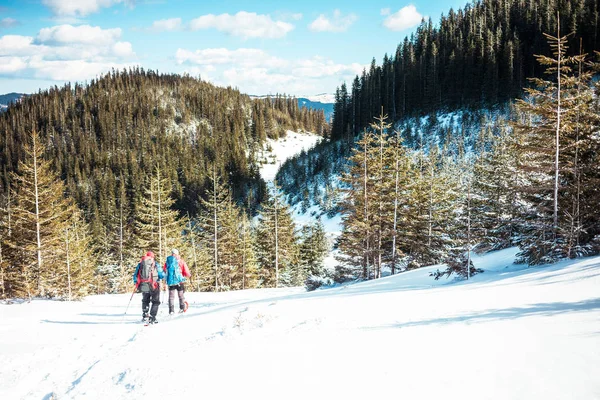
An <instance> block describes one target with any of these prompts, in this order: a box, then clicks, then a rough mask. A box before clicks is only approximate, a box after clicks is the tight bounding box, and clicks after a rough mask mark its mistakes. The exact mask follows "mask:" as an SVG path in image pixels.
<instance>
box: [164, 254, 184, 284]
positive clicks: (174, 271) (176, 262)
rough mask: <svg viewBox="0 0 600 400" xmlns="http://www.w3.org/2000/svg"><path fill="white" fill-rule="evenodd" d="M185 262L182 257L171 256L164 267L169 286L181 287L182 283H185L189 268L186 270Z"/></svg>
mask: <svg viewBox="0 0 600 400" xmlns="http://www.w3.org/2000/svg"><path fill="white" fill-rule="evenodd" d="M184 265H185V261H183V260H182V259H181V258H180V257H175V256H172V255H171V256H169V257H167V261H166V262H165V265H164V267H163V269H164V272H165V273H166V274H167V285H168V286H173V285H179V284H180V283H181V282H185V278H184V277H183V275H184V274H186V270H187V266H186V267H185V268H184Z"/></svg>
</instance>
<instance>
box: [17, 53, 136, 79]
mask: <svg viewBox="0 0 600 400" xmlns="http://www.w3.org/2000/svg"><path fill="white" fill-rule="evenodd" d="M125 66H126V64H120V63H111V62H93V61H87V60H69V61H61V60H58V61H53V60H44V59H39V58H37V57H34V58H33V59H32V60H31V61H30V62H29V65H28V67H29V68H31V69H33V70H34V77H35V78H39V79H52V80H55V81H72V82H73V81H83V80H86V79H91V78H94V77H96V76H98V75H99V74H102V73H104V72H107V71H109V70H110V69H111V68H115V69H121V68H123V67H125Z"/></svg>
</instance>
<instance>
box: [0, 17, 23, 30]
mask: <svg viewBox="0 0 600 400" xmlns="http://www.w3.org/2000/svg"><path fill="white" fill-rule="evenodd" d="M17 25H20V23H19V21H17V20H16V19H14V18H3V19H0V28H12V27H13V26H17Z"/></svg>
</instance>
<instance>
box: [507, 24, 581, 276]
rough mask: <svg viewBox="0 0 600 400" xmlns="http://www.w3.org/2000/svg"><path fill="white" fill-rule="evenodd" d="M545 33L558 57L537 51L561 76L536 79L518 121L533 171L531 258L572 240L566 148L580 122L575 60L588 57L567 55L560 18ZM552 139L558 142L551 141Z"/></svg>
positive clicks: (552, 254)
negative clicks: (553, 30) (553, 31)
mask: <svg viewBox="0 0 600 400" xmlns="http://www.w3.org/2000/svg"><path fill="white" fill-rule="evenodd" d="M544 35H545V36H546V38H547V40H548V43H549V44H550V47H551V49H552V51H553V57H547V56H542V55H539V56H536V57H537V59H538V62H539V63H540V65H542V66H544V67H546V73H547V74H548V75H549V76H550V77H551V79H552V78H554V79H555V80H552V81H550V80H543V79H540V78H534V79H532V82H533V83H534V85H535V87H533V88H527V89H525V90H526V92H527V93H528V95H529V97H530V100H529V101H527V100H519V101H518V103H517V105H518V108H519V110H520V111H522V112H524V113H525V114H526V115H527V120H526V122H525V123H524V124H516V129H517V131H518V132H519V133H518V134H520V135H522V136H523V143H524V147H523V149H522V151H523V154H524V156H523V159H524V160H526V163H524V167H525V169H526V171H528V172H529V174H528V176H529V185H528V186H527V187H526V192H525V193H524V195H525V198H526V199H527V200H528V201H529V202H530V207H529V210H530V211H529V213H528V214H527V215H526V216H525V219H526V220H527V224H526V226H525V228H524V232H523V237H522V240H521V241H520V243H519V246H520V248H521V253H520V258H521V259H522V260H523V261H526V262H528V263H529V264H540V263H547V262H552V261H555V260H557V259H558V258H561V257H564V256H565V255H566V253H567V248H568V246H569V245H568V243H566V241H565V237H564V235H563V234H562V232H563V226H564V223H565V221H564V218H563V213H562V212H563V210H564V209H565V208H566V207H569V204H568V203H566V202H565V201H564V199H565V196H564V189H563V188H564V187H565V181H564V179H565V162H564V159H565V154H564V152H563V149H566V148H569V147H571V146H572V145H573V142H572V140H569V139H570V138H572V134H571V133H572V131H573V130H574V129H575V127H576V126H577V123H576V119H577V118H576V115H577V113H576V110H577V103H578V98H577V95H576V89H577V81H578V80H577V77H576V76H575V75H574V74H573V70H572V66H573V65H577V64H578V62H580V61H581V60H582V56H573V57H567V55H566V54H567V50H568V47H567V36H564V35H563V36H561V32H560V20H559V23H558V33H557V36H551V35H548V34H544ZM550 141H551V142H550ZM549 142H550V143H552V146H548V143H549ZM565 203H566V204H565ZM567 209H568V208H567Z"/></svg>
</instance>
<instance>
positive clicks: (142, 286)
mask: <svg viewBox="0 0 600 400" xmlns="http://www.w3.org/2000/svg"><path fill="white" fill-rule="evenodd" d="M164 279H165V276H164V274H163V272H162V271H161V268H160V265H159V264H158V262H157V261H156V260H155V259H154V253H153V252H151V251H149V252H147V253H146V255H144V256H143V257H142V259H141V260H140V263H139V264H138V265H137V267H136V268H135V272H134V273H133V283H134V284H135V287H136V288H137V290H138V291H140V292H142V321H148V323H150V324H156V323H157V322H158V321H157V320H156V313H158V306H159V305H160V284H159V281H163V280H164ZM150 301H152V309H150V316H148V310H149V308H150Z"/></svg>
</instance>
